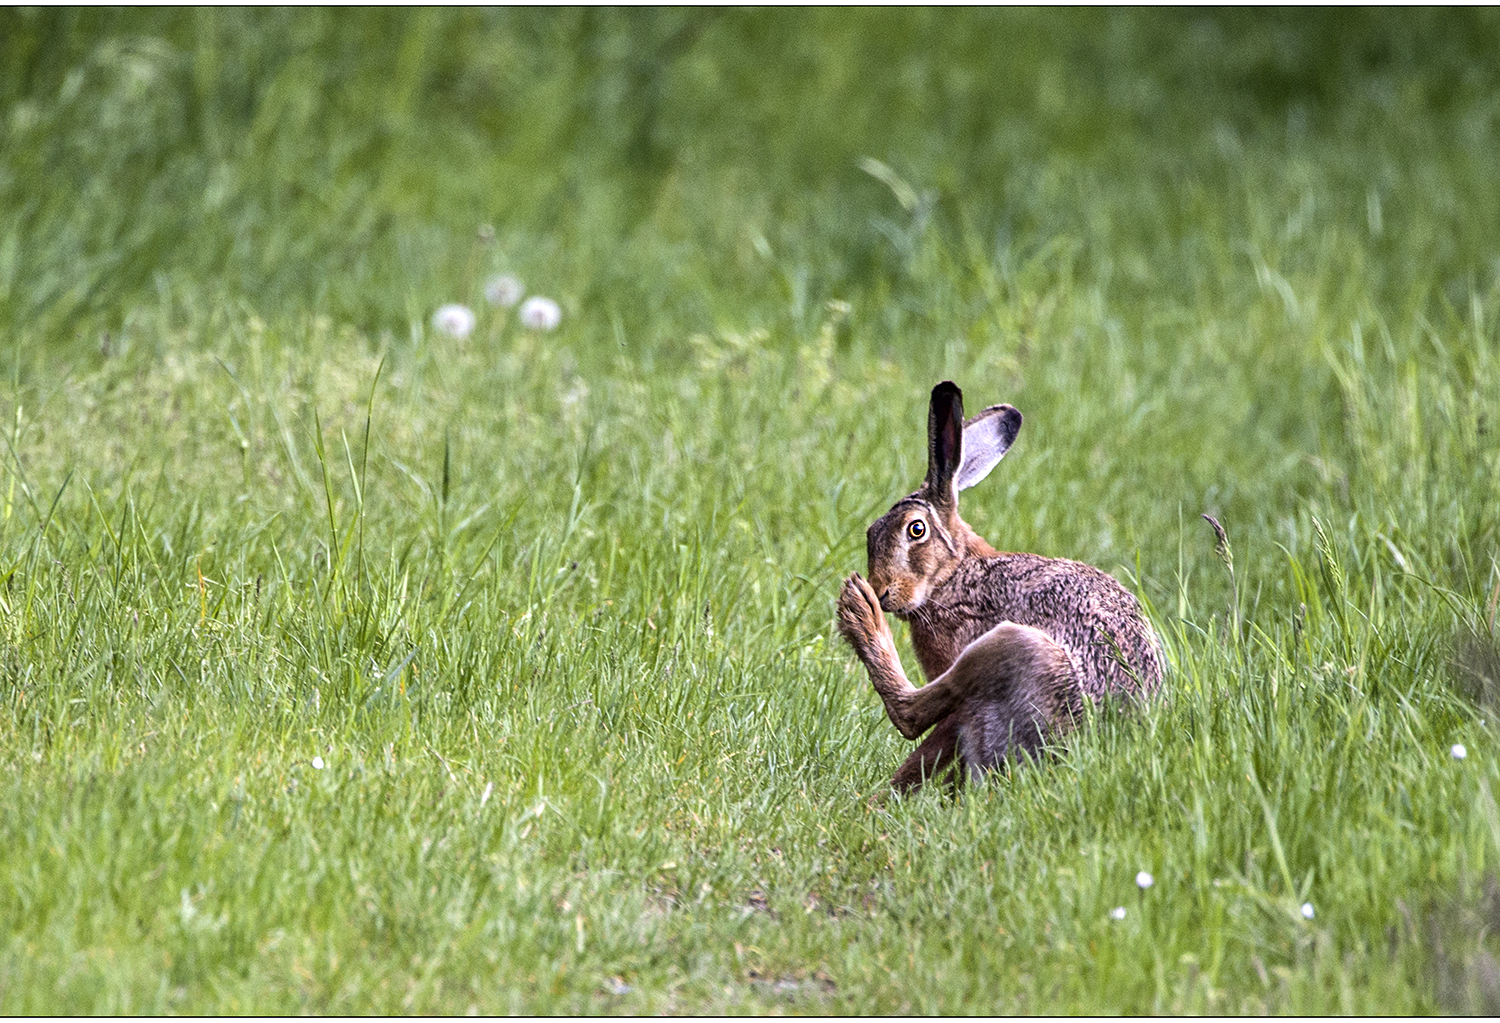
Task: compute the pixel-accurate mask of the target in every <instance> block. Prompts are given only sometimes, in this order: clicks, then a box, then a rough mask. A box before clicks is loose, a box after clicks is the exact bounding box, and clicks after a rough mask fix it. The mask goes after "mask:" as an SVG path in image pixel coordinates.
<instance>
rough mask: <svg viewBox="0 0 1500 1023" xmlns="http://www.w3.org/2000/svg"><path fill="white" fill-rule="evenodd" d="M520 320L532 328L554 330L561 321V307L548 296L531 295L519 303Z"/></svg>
mask: <svg viewBox="0 0 1500 1023" xmlns="http://www.w3.org/2000/svg"><path fill="white" fill-rule="evenodd" d="M521 322H522V323H523V324H525V325H526V326H527V327H530V328H531V329H532V330H555V329H557V325H558V324H559V323H561V322H562V309H560V308H559V307H558V305H557V303H556V302H554V301H552V300H551V299H550V298H543V297H542V296H540V295H533V296H531V297H530V298H528V299H527V300H526V301H524V302H522V303H521Z"/></svg>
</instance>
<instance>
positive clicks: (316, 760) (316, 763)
mask: <svg viewBox="0 0 1500 1023" xmlns="http://www.w3.org/2000/svg"><path fill="white" fill-rule="evenodd" d="M312 765H313V770H314V771H321V770H323V758H322V757H313V759H312Z"/></svg>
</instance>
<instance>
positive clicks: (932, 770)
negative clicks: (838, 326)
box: [838, 381, 1162, 790]
mask: <svg viewBox="0 0 1500 1023" xmlns="http://www.w3.org/2000/svg"><path fill="white" fill-rule="evenodd" d="M996 417H1000V418H998V419H997V418H996ZM981 422H983V423H984V428H985V430H986V443H985V444H984V446H983V451H984V455H983V457H984V458H985V459H987V460H989V461H988V464H987V465H978V466H976V465H975V464H974V463H973V462H972V461H971V464H969V465H963V454H964V452H963V442H962V436H963V433H964V431H965V430H966V429H972V428H973V427H974V425H975V424H977V423H981ZM997 423H999V424H1001V426H1000V427H999V428H997V426H996V424H997ZM1020 426H1021V414H1020V413H1019V412H1017V411H1016V410H1015V409H1013V408H1011V407H1010V406H1008V405H997V406H993V407H991V408H989V409H986V410H985V411H984V412H982V413H980V414H979V415H978V416H975V417H974V418H973V419H971V420H969V421H968V423H967V424H965V423H964V419H963V396H962V394H961V393H960V392H959V390H958V388H957V387H956V386H954V385H953V384H952V383H951V382H947V381H945V382H944V383H941V384H939V385H938V386H937V387H935V388H933V392H932V404H931V409H930V412H929V417H928V470H927V479H926V480H925V481H924V482H923V484H922V487H921V488H920V489H919V490H917V491H916V492H915V493H913V494H911V495H910V496H908V497H905V498H902V499H901V500H900V501H897V502H896V504H895V505H894V506H893V507H892V508H891V510H890V511H889V512H887V513H886V514H885V515H884V516H882V517H881V518H880V519H879V520H877V521H876V522H875V523H874V524H873V525H872V526H870V529H869V532H868V534H867V540H868V545H869V572H870V579H869V581H868V582H867V581H866V580H864V579H862V578H860V577H859V575H858V574H857V573H856V574H855V575H853V576H851V577H850V578H849V579H848V580H846V581H845V584H844V589H843V592H842V593H841V594H840V598H839V606H838V625H839V630H840V631H841V632H842V633H843V635H844V636H845V638H846V639H848V640H849V642H850V644H851V645H852V646H853V647H854V649H855V652H856V653H857V654H858V655H859V657H860V660H861V661H863V662H864V664H865V667H866V669H867V670H868V671H869V673H870V679H871V682H872V683H873V684H874V686H875V689H876V691H877V692H878V693H879V694H880V695H881V698H882V699H883V700H884V702H885V705H886V712H887V714H889V715H890V718H891V721H892V722H893V723H894V724H895V725H896V727H897V728H898V729H899V730H900V731H901V733H902V734H903V735H905V736H906V737H907V738H909V739H915V738H917V737H918V736H920V735H921V734H922V733H923V732H924V731H926V730H927V729H928V728H932V732H931V734H930V735H929V736H928V738H927V739H926V740H925V741H924V742H923V743H922V744H921V745H920V746H919V747H918V748H917V749H916V750H915V751H914V752H913V753H912V755H911V756H910V757H908V758H907V760H906V763H904V764H903V765H902V766H901V769H900V770H899V771H897V772H896V775H895V777H894V778H892V780H891V782H892V785H893V786H895V787H896V788H897V789H899V790H908V789H912V788H915V787H917V786H918V785H920V784H922V782H923V781H924V780H925V779H927V778H930V777H932V776H934V775H935V774H937V773H938V772H940V771H942V770H944V769H945V768H946V767H948V766H949V765H951V764H952V763H953V762H954V760H955V759H956V760H957V761H958V762H959V763H961V764H962V765H963V767H964V768H965V771H964V772H963V773H964V774H967V775H976V774H978V773H980V772H982V771H984V770H986V769H988V768H990V767H993V766H995V765H996V764H998V763H999V762H1000V761H1001V760H1002V759H1003V758H1004V757H1005V756H1007V755H1009V754H1012V753H1014V752H1016V751H1018V750H1022V749H1025V750H1028V751H1033V752H1034V751H1036V750H1038V749H1039V748H1040V747H1041V746H1042V745H1043V744H1044V743H1045V741H1046V739H1047V737H1048V736H1049V735H1052V734H1057V733H1059V732H1062V731H1065V730H1066V729H1067V728H1069V727H1070V726H1071V725H1072V723H1073V722H1074V721H1075V720H1076V719H1077V717H1078V715H1079V713H1080V712H1081V710H1082V706H1083V700H1084V698H1088V699H1092V700H1097V699H1099V698H1101V697H1103V696H1105V695H1108V694H1117V695H1122V696H1139V695H1144V694H1146V693H1149V692H1151V691H1153V690H1154V689H1156V688H1157V687H1158V686H1159V685H1160V683H1161V679H1162V657H1161V652H1160V647H1159V644H1158V641H1157V639H1156V634H1155V633H1154V632H1153V631H1152V629H1151V626H1150V624H1149V623H1148V622H1147V621H1146V620H1145V618H1144V617H1143V616H1142V614H1141V611H1140V607H1139V605H1138V604H1137V602H1136V599H1135V597H1134V596H1132V595H1131V594H1130V593H1129V592H1127V591H1126V590H1125V588H1124V587H1122V586H1121V585H1120V584H1119V583H1118V582H1116V581H1115V579H1114V578H1113V577H1112V576H1110V575H1108V574H1107V573H1105V572H1101V571H1100V570H1099V569H1097V568H1094V567H1093V566H1091V565H1085V564H1083V563H1081V562H1077V561H1068V560H1065V559H1061V558H1044V557H1041V556H1040V555H1036V554H1020V553H1002V552H999V551H996V550H995V549H994V548H993V547H991V546H990V545H989V544H988V543H986V542H985V541H984V540H983V539H981V538H980V537H979V536H978V535H977V534H975V533H974V531H973V530H972V529H970V528H969V526H968V524H967V523H966V522H964V521H963V519H962V518H960V517H959V515H958V485H957V483H956V478H957V477H958V476H959V475H960V467H962V470H963V472H962V475H963V476H964V477H965V478H968V479H972V478H976V477H977V478H979V479H982V478H983V476H984V474H985V473H987V472H988V470H989V468H990V467H992V466H993V464H994V462H996V461H998V460H999V459H1000V458H1001V457H1002V456H1003V455H1004V453H1005V450H1006V449H1007V448H1008V447H1009V444H1010V442H1011V441H1012V440H1014V438H1015V434H1016V432H1017V431H1019V429H1020ZM997 434H998V435H999V436H1000V441H999V442H998V443H996V441H995V437H996V436H997ZM975 447H976V448H978V447H979V445H975ZM976 469H977V470H978V471H977V472H976V471H975V470H976ZM918 522H919V523H920V524H919V525H917V524H914V523H918ZM882 611H890V612H892V613H894V614H895V615H896V616H897V617H898V618H901V619H902V620H904V621H906V622H907V623H908V624H909V625H910V626H911V637H912V645H913V647H914V648H915V649H916V653H917V659H918V661H919V662H920V663H921V665H922V670H923V671H924V672H925V673H926V674H927V677H928V678H929V679H931V680H932V681H930V682H929V683H928V684H927V685H926V686H923V687H922V688H921V689H917V688H915V687H914V686H912V685H911V683H910V682H909V681H907V679H906V675H905V673H904V671H903V669H902V667H901V663H900V659H899V657H898V656H897V654H896V648H895V645H894V641H893V640H892V638H891V634H890V626H889V625H888V624H887V622H886V620H885V616H884V614H883V613H882ZM934 726H935V727H934Z"/></svg>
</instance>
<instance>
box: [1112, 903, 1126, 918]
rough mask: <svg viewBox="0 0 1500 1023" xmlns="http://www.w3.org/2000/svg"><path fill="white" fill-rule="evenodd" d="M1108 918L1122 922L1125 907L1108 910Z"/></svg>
mask: <svg viewBox="0 0 1500 1023" xmlns="http://www.w3.org/2000/svg"><path fill="white" fill-rule="evenodd" d="M1109 918H1110V919H1111V920H1124V919H1125V907H1124V906H1116V907H1115V908H1114V909H1112V910H1110V911H1109Z"/></svg>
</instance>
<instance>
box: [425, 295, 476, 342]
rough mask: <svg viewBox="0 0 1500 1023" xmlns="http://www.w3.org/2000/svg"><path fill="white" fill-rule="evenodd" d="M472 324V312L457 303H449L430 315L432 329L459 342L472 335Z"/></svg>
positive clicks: (473, 321)
mask: <svg viewBox="0 0 1500 1023" xmlns="http://www.w3.org/2000/svg"><path fill="white" fill-rule="evenodd" d="M474 323H475V320H474V311H473V310H472V309H470V308H469V307H468V306H466V305H459V304H458V303H457V302H449V303H448V304H447V305H445V306H441V307H440V308H439V309H438V311H437V312H435V313H433V314H432V326H433V328H434V329H436V330H438V331H440V332H441V333H444V334H447V335H448V336H449V337H454V338H457V339H458V340H460V341H462V340H463V339H464V338H466V337H468V336H469V335H470V334H472V333H474Z"/></svg>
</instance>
